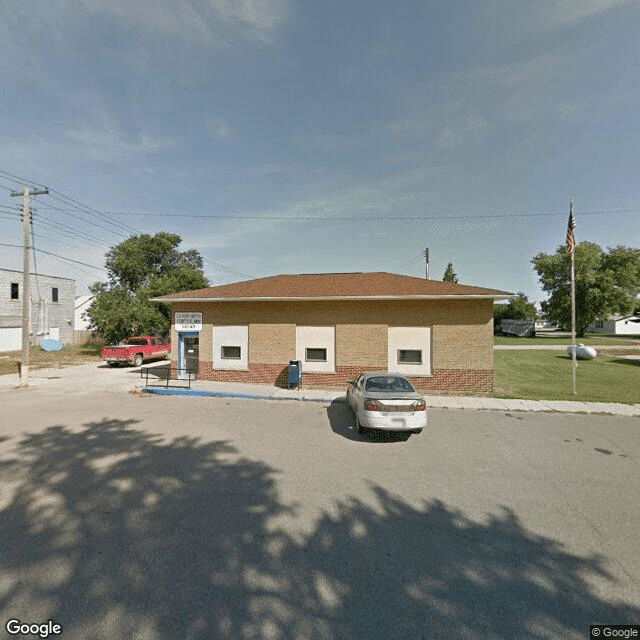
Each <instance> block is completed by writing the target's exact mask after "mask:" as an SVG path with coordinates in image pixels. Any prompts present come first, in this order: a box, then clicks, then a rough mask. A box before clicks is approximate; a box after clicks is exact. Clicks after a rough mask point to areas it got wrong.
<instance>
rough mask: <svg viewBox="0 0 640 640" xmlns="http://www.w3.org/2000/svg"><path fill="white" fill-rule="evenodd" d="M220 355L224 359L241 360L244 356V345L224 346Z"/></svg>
mask: <svg viewBox="0 0 640 640" xmlns="http://www.w3.org/2000/svg"><path fill="white" fill-rule="evenodd" d="M220 355H221V357H222V359H223V360H240V359H241V358H242V347H235V346H234V347H231V346H224V347H222V349H221V354H220Z"/></svg>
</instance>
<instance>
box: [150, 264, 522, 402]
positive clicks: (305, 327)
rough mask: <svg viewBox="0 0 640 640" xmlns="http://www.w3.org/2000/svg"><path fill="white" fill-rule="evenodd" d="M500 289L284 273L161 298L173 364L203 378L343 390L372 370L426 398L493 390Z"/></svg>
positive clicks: (382, 276) (392, 277)
mask: <svg viewBox="0 0 640 640" xmlns="http://www.w3.org/2000/svg"><path fill="white" fill-rule="evenodd" d="M512 295H513V294H510V293H507V292H505V291H498V290H496V289H485V288H481V287H473V286H468V285H460V284H451V283H444V282H439V281H435V280H425V279H421V278H414V277H409V276H402V275H396V274H392V273H336V274H303V275H278V276H272V277H268V278H259V279H257V280H249V281H246V282H237V283H233V284H228V285H222V286H218V287H212V288H207V289H198V290H195V291H183V292H181V293H176V294H171V295H167V296H162V297H158V298H154V300H155V301H158V302H168V303H169V304H170V305H171V308H172V318H173V323H172V336H171V341H172V344H173V354H172V356H173V360H172V362H173V367H174V369H176V375H181V374H182V371H183V370H185V369H187V368H188V367H192V368H193V370H194V371H197V373H198V376H199V377H200V378H201V379H207V380H222V381H234V382H259V383H270V384H276V385H279V386H286V384H287V366H288V363H289V361H290V360H300V361H301V363H302V373H303V381H304V384H305V385H313V386H332V387H333V386H337V387H342V386H344V385H345V384H346V381H347V380H349V379H353V378H355V377H356V376H357V375H358V374H360V373H361V372H362V371H365V370H379V369H383V370H391V371H398V372H401V373H404V374H406V375H407V376H409V377H410V378H411V379H412V381H413V382H414V383H415V384H416V386H417V387H418V388H420V389H422V390H423V391H445V392H465V393H466V392H490V391H491V390H492V389H493V302H494V300H500V299H505V298H510V297H512Z"/></svg>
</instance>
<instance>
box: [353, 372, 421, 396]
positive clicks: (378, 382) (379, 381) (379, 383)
mask: <svg viewBox="0 0 640 640" xmlns="http://www.w3.org/2000/svg"><path fill="white" fill-rule="evenodd" d="M365 391H378V392H382V393H384V392H394V391H415V389H414V388H413V386H412V385H411V383H410V382H409V381H408V380H407V379H406V378H401V377H399V376H377V377H375V378H369V379H368V380H367V383H366V385H365Z"/></svg>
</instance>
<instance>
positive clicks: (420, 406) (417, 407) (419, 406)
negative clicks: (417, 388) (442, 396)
mask: <svg viewBox="0 0 640 640" xmlns="http://www.w3.org/2000/svg"><path fill="white" fill-rule="evenodd" d="M411 408H412V409H413V410H414V411H426V410H427V403H426V402H425V401H424V400H418V402H416V403H415V404H414V405H413V406H412V407H411Z"/></svg>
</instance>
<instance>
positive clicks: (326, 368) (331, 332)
mask: <svg viewBox="0 0 640 640" xmlns="http://www.w3.org/2000/svg"><path fill="white" fill-rule="evenodd" d="M307 349H326V354H327V359H326V361H324V362H320V361H318V360H307V359H306V358H307ZM296 360H300V361H301V362H302V375H303V376H304V374H305V373H335V372H336V328H335V326H332V327H327V326H323V327H320V326H315V327H313V326H302V327H296Z"/></svg>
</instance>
